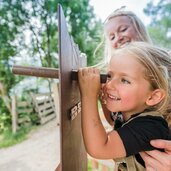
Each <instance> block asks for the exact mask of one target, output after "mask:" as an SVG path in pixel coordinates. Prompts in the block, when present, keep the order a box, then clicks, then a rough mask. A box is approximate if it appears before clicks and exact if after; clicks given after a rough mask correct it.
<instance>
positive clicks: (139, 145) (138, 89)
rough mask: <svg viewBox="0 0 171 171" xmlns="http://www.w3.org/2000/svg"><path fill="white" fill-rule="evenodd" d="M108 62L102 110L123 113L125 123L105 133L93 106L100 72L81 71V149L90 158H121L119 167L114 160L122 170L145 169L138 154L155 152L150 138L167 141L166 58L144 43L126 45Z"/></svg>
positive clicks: (168, 65)
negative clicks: (83, 148) (82, 144)
mask: <svg viewBox="0 0 171 171" xmlns="http://www.w3.org/2000/svg"><path fill="white" fill-rule="evenodd" d="M110 59H111V60H110V63H109V67H108V81H107V83H106V85H105V87H106V88H105V90H106V91H105V103H106V108H107V109H108V110H109V111H112V112H122V115H123V119H124V123H123V125H122V126H121V127H120V128H115V130H113V131H111V132H110V133H106V131H105V129H104V127H103V125H102V123H101V120H100V117H99V112H98V104H97V103H98V96H99V92H100V78H99V70H98V69H95V68H83V69H80V70H79V85H80V91H81V103H82V132H83V139H84V142H85V147H86V149H87V152H88V153H89V154H90V155H91V156H93V157H95V158H99V159H114V160H118V159H121V158H124V160H121V163H120V162H118V163H120V164H119V169H120V168H125V167H127V169H128V170H130V171H133V170H136V168H137V167H139V168H141V169H144V170H145V165H144V162H143V160H142V158H141V156H140V155H139V152H141V151H148V150H153V149H154V148H153V147H152V146H151V145H150V140H153V139H166V140H167V139H170V138H169V128H168V125H167V122H166V121H165V120H164V118H163V115H166V114H168V113H167V107H168V103H169V100H170V97H169V93H168V92H169V89H170V86H169V73H168V68H169V67H170V66H171V60H170V57H169V55H168V53H167V52H165V51H163V50H161V49H158V48H156V47H154V46H152V45H149V44H146V43H143V42H134V43H130V44H128V45H125V46H124V47H122V48H119V49H117V50H115V51H114V52H113V54H112V56H111V58H110ZM129 156H131V157H129ZM134 159H135V160H134ZM123 161H124V162H126V165H125V164H123V163H122V162H123ZM130 161H131V162H130ZM133 168H134V169H133Z"/></svg>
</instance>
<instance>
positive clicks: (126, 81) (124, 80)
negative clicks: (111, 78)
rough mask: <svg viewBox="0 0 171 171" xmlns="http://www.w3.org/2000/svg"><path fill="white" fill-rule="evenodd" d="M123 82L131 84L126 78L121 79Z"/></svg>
mask: <svg viewBox="0 0 171 171" xmlns="http://www.w3.org/2000/svg"><path fill="white" fill-rule="evenodd" d="M121 82H122V83H124V84H131V82H130V81H128V80H126V79H124V78H122V79H121Z"/></svg>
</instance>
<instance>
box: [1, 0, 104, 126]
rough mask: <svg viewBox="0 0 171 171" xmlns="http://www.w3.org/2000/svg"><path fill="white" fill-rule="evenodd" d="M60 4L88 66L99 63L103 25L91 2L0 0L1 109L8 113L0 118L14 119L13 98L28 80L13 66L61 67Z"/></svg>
mask: <svg viewBox="0 0 171 171" xmlns="http://www.w3.org/2000/svg"><path fill="white" fill-rule="evenodd" d="M58 3H60V4H61V5H62V7H63V10H64V13H65V16H66V19H67V22H68V27H69V28H68V29H69V31H70V35H72V37H73V39H74V41H75V42H76V43H77V44H78V46H79V48H80V50H81V51H82V52H84V53H86V54H87V57H88V65H92V64H94V63H97V60H94V59H93V51H94V49H95V47H96V46H97V44H98V42H99V35H100V30H101V26H102V24H101V22H100V21H97V20H96V18H95V15H94V13H93V7H91V6H90V5H89V0H72V1H68V0H20V1H15V0H14V1H11V0H0V28H1V33H0V44H1V46H0V101H1V102H2V103H0V109H1V108H3V110H4V111H5V112H2V111H0V115H1V114H2V113H4V114H3V115H5V116H6V117H7V118H10V117H9V116H10V112H11V109H10V106H11V105H10V94H11V93H12V89H13V88H14V86H15V85H16V84H18V83H19V82H20V81H21V80H22V79H23V78H24V77H21V76H14V75H12V74H11V66H12V65H14V64H17V65H25V66H28V65H35V66H43V67H55V68H56V67H58V60H57V53H58V48H57V47H58V36H57V4H58ZM48 81H49V85H50V81H51V80H48ZM30 88H32V87H31V86H30ZM2 122H3V121H2V119H1V122H0V123H2ZM4 122H6V121H4Z"/></svg>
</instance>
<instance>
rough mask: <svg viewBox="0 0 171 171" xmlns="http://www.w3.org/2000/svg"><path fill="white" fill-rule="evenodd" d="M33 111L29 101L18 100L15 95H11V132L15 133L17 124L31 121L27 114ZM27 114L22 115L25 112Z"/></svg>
mask: <svg viewBox="0 0 171 171" xmlns="http://www.w3.org/2000/svg"><path fill="white" fill-rule="evenodd" d="M31 112H33V107H32V105H31V103H30V102H29V101H19V100H18V99H17V98H16V96H12V132H13V133H16V131H17V128H18V127H19V125H26V124H27V125H28V124H30V123H31V119H30V117H29V114H31ZM26 113H27V115H24V114H26Z"/></svg>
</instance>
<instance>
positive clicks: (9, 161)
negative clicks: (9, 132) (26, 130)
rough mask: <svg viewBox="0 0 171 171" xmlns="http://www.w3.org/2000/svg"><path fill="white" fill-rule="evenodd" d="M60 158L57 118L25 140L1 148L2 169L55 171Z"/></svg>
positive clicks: (11, 170)
mask: <svg viewBox="0 0 171 171" xmlns="http://www.w3.org/2000/svg"><path fill="white" fill-rule="evenodd" d="M59 160H60V158H59V126H57V124H56V120H53V121H51V122H49V123H47V124H45V125H44V126H42V127H40V128H39V129H38V130H37V131H36V132H34V133H32V134H31V135H30V137H29V139H27V140H25V141H24V142H22V143H20V144H17V145H15V146H13V147H9V148H6V149H0V171H54V169H55V167H56V166H57V164H58V163H59Z"/></svg>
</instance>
